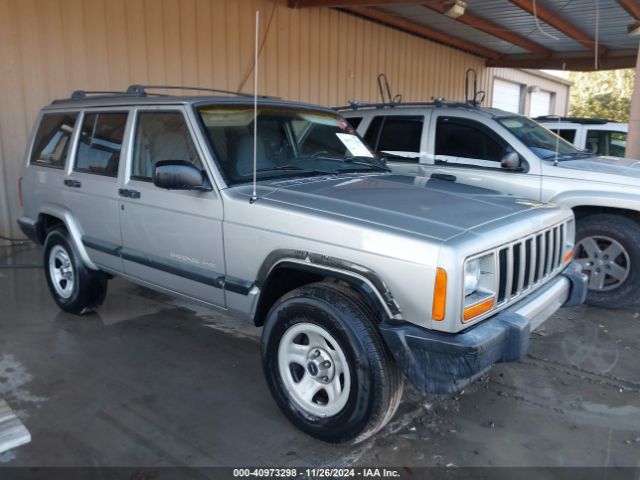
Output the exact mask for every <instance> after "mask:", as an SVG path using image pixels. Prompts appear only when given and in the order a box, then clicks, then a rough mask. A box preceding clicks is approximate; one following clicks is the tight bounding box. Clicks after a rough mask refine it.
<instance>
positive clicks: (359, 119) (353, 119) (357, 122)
mask: <svg viewBox="0 0 640 480" xmlns="http://www.w3.org/2000/svg"><path fill="white" fill-rule="evenodd" d="M347 122H349V125H351V126H352V127H353V129H354V130H356V129H357V128H358V126H359V125H360V123H361V122H362V117H350V118H347Z"/></svg>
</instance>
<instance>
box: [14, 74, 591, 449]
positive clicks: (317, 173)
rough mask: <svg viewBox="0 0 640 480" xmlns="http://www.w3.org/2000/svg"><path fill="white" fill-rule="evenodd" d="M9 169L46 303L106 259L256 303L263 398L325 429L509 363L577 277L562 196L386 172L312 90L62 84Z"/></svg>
mask: <svg viewBox="0 0 640 480" xmlns="http://www.w3.org/2000/svg"><path fill="white" fill-rule="evenodd" d="M256 127H257V135H256ZM254 150H255V154H256V155H255V164H256V168H255V172H254V156H253V154H254ZM254 175H255V177H256V182H255V187H254V184H253V178H254ZM21 181H22V190H23V192H24V198H23V202H24V215H23V216H22V218H20V220H19V223H20V226H21V227H22V229H23V231H24V232H25V234H27V235H28V236H29V237H31V238H32V239H34V240H36V241H37V242H39V243H41V244H43V245H44V261H45V266H46V268H45V270H46V272H45V273H46V278H47V281H48V284H49V287H50V290H51V293H52V295H53V298H54V299H55V301H56V302H57V303H58V305H59V306H60V308H62V309H63V310H65V311H67V312H71V313H75V314H84V313H87V312H91V311H93V310H94V309H96V308H97V307H98V306H99V305H100V304H101V302H102V301H103V299H104V297H105V293H106V290H107V283H108V279H109V278H111V276H113V275H118V276H122V277H124V278H127V279H129V280H131V281H133V282H135V283H138V284H140V285H144V286H147V287H150V288H153V289H156V290H159V291H162V292H166V293H168V294H171V295H177V296H182V297H186V298H188V299H190V300H193V301H196V302H200V303H203V304H205V305H208V306H210V307H212V308H215V309H218V310H221V311H225V312H231V313H233V314H235V315H238V316H245V317H248V318H251V319H252V320H253V322H255V325H256V326H263V327H264V329H263V334H262V359H263V365H264V372H265V376H266V378H267V382H268V384H269V387H270V389H271V392H272V393H273V396H274V398H275V400H276V402H277V404H278V405H279V406H280V408H281V409H282V410H283V411H284V413H285V414H286V415H287V416H288V417H289V419H290V420H291V421H292V422H293V423H294V424H296V425H297V426H298V427H300V428H301V429H302V430H304V431H305V432H307V433H309V434H310V435H313V436H315V437H317V438H320V439H322V440H325V441H330V442H341V441H346V440H354V441H357V440H362V439H364V438H366V437H368V436H369V435H372V434H373V433H374V432H376V431H377V430H378V429H379V428H381V427H382V426H383V425H384V424H385V423H386V422H387V421H388V420H389V419H390V418H391V416H392V415H393V413H394V412H395V409H396V407H397V406H398V403H399V401H400V397H401V394H402V386H403V378H404V377H406V378H408V379H409V380H410V381H412V382H413V383H414V384H415V385H416V386H417V387H418V388H420V389H422V390H425V391H430V392H435V393H451V392H455V391H457V390H459V389H461V388H462V387H464V386H465V385H466V384H468V383H469V382H471V381H472V380H474V379H475V378H477V377H478V376H479V375H481V374H482V373H484V372H486V371H487V370H488V369H490V367H491V365H492V364H494V363H496V362H508V361H514V360H518V359H519V358H521V357H522V356H523V355H524V354H525V352H526V351H527V347H528V341H529V334H530V332H531V330H532V329H534V328H536V327H537V326H539V325H540V324H541V323H542V322H544V321H545V320H547V318H549V317H550V316H551V315H552V314H553V312H554V311H556V309H557V308H559V307H561V306H563V305H575V304H578V303H581V302H582V301H583V299H584V295H585V291H586V288H585V281H586V277H584V276H583V275H582V274H581V273H580V272H579V268H577V267H576V265H575V264H573V263H572V262H571V258H572V255H573V253H572V249H573V242H574V219H573V214H572V213H571V210H569V209H568V208H565V207H558V206H554V205H549V204H543V203H539V202H535V201H531V200H524V199H520V198H514V197H510V196H506V195H501V194H497V193H495V192H492V191H489V190H485V189H480V188H474V187H466V186H462V185H456V184H453V183H450V182H447V181H443V180H438V179H427V180H416V179H414V178H413V177H409V176H401V175H395V174H392V173H389V172H388V168H387V167H386V166H385V165H384V163H383V162H382V161H381V160H380V159H379V158H377V157H376V156H374V155H373V154H372V153H371V152H370V151H369V149H368V148H367V147H366V146H365V144H364V143H363V142H362V140H361V139H360V137H359V136H358V135H356V134H355V133H354V131H353V129H352V128H351V127H349V125H348V124H347V122H346V121H345V120H344V119H343V118H342V117H340V116H339V115H337V114H336V113H335V112H334V111H332V110H329V109H326V108H322V107H318V106H314V105H305V104H297V103H291V102H285V101H281V100H276V99H269V98H261V99H260V101H259V102H258V115H257V122H255V121H254V114H253V104H252V99H251V98H246V97H243V96H237V97H231V96H204V97H202V96H201V97H184V96H155V95H151V94H149V92H147V90H146V89H145V88H144V87H140V86H136V87H132V88H130V89H129V91H128V93H123V94H112V95H90V94H87V93H85V92H77V93H76V94H74V96H73V97H72V98H70V99H66V100H60V101H55V102H53V103H52V104H51V105H49V106H47V107H45V108H43V109H42V112H41V114H40V116H39V118H38V120H37V122H36V127H35V129H34V133H33V138H32V141H31V144H30V146H29V148H28V150H27V154H26V158H25V161H24V169H23V174H22V180H21Z"/></svg>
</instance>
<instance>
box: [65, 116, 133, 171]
mask: <svg viewBox="0 0 640 480" xmlns="http://www.w3.org/2000/svg"><path fill="white" fill-rule="evenodd" d="M127 115H128V114H127V112H100V113H87V114H85V116H84V120H83V122H82V130H81V131H80V140H79V141H78V153H77V154H76V164H75V168H74V171H76V172H83V173H93V174H95V175H104V176H107V177H117V176H118V166H119V164H120V152H121V151H122V139H123V138H124V129H125V126H126V124H127Z"/></svg>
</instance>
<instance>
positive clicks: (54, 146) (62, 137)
mask: <svg viewBox="0 0 640 480" xmlns="http://www.w3.org/2000/svg"><path fill="white" fill-rule="evenodd" d="M77 117H78V114H77V113H76V112H73V113H45V114H44V115H43V116H42V120H41V121H40V125H39V126H38V131H37V133H36V136H35V139H34V141H33V151H32V153H31V159H30V163H31V164H32V165H38V166H43V167H54V168H64V166H65V164H66V162H67V155H68V153H69V143H70V141H71V134H72V133H73V126H74V125H75V123H76V119H77Z"/></svg>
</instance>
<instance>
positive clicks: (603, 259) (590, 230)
mask: <svg viewBox="0 0 640 480" xmlns="http://www.w3.org/2000/svg"><path fill="white" fill-rule="evenodd" d="M575 260H576V261H577V262H578V263H579V264H580V265H582V270H583V271H584V273H586V274H587V275H588V276H589V283H588V292H587V303H590V304H592V305H597V306H600V307H606V308H620V307H624V306H627V305H629V304H631V303H633V302H634V301H635V300H636V298H637V292H638V289H639V288H640V225H638V224H637V223H636V222H634V221H633V220H631V219H629V218H626V217H623V216H619V215H606V214H602V215H590V216H588V217H585V218H583V219H581V220H579V221H578V224H577V228H576V249H575Z"/></svg>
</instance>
